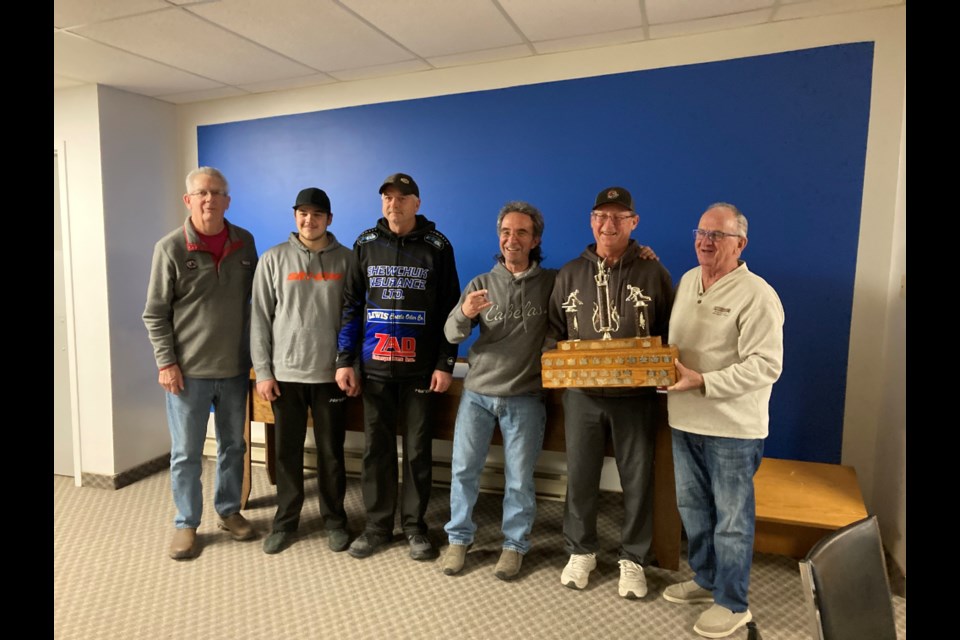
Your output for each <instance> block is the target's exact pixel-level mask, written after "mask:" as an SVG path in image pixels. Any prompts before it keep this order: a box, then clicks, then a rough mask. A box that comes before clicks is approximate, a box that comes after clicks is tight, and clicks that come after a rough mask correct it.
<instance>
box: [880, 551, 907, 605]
mask: <svg viewBox="0 0 960 640" xmlns="http://www.w3.org/2000/svg"><path fill="white" fill-rule="evenodd" d="M883 554H884V555H885V556H886V557H887V558H886V560H887V578H888V579H889V580H890V592H891V593H893V595H895V596H900V597H901V598H906V597H907V576H906V574H904V573H903V570H902V569H901V568H900V565H898V564H897V563H896V561H895V560H894V559H893V556H891V555H890V552H889V551H887V550H886V549H884V550H883Z"/></svg>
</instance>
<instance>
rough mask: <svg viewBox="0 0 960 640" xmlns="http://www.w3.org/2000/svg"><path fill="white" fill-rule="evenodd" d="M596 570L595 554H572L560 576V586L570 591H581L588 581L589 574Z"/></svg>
mask: <svg viewBox="0 0 960 640" xmlns="http://www.w3.org/2000/svg"><path fill="white" fill-rule="evenodd" d="M596 568H597V554H595V553H574V554H573V555H571V556H570V561H569V562H567V566H565V567H564V568H563V573H562V574H560V584H562V585H563V586H565V587H570V588H571V589H583V588H585V587H586V586H587V582H588V581H589V580H590V572H591V571H593V570H594V569H596Z"/></svg>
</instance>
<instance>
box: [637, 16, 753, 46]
mask: <svg viewBox="0 0 960 640" xmlns="http://www.w3.org/2000/svg"><path fill="white" fill-rule="evenodd" d="M769 20H770V10H769V9H761V10H759V11H748V12H746V13H737V14H734V15H729V16H717V17H716V18H704V19H702V20H687V21H685V22H673V23H670V24H661V25H653V24H652V25H650V38H651V39H654V38H672V37H674V36H684V35H688V34H692V33H703V32H706V31H723V30H725V29H736V28H738V27H746V26H750V25H754V24H761V23H764V22H769Z"/></svg>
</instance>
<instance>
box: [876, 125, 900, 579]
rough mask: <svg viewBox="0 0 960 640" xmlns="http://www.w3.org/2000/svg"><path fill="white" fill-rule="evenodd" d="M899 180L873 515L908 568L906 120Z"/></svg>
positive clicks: (878, 423) (889, 547) (879, 416)
mask: <svg viewBox="0 0 960 640" xmlns="http://www.w3.org/2000/svg"><path fill="white" fill-rule="evenodd" d="M900 151H901V153H900V179H899V180H898V184H899V188H898V193H897V208H896V216H895V218H894V243H893V247H892V251H891V258H890V273H889V280H888V284H887V310H886V331H885V335H884V348H883V362H884V371H883V386H882V393H883V397H882V401H881V402H880V403H879V405H878V407H877V408H878V414H879V415H878V416H877V443H876V449H875V451H874V468H875V469H876V470H877V473H876V474H875V476H874V487H873V496H874V503H873V504H874V511H875V512H876V514H877V515H878V516H879V519H880V530H881V532H882V535H883V540H884V542H885V543H886V545H887V548H888V549H889V550H890V553H891V554H892V555H893V559H894V561H895V562H896V563H897V564H898V565H899V567H900V569H901V570H903V572H904V574H906V568H907V367H906V364H907V288H906V276H907V136H906V114H904V121H903V135H902V137H901V148H900Z"/></svg>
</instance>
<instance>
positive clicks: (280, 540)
mask: <svg viewBox="0 0 960 640" xmlns="http://www.w3.org/2000/svg"><path fill="white" fill-rule="evenodd" d="M291 543H293V532H292V531H274V532H273V533H271V534H270V535H268V536H267V539H266V540H264V541H263V552H264V553H269V554H274V553H280V552H281V551H283V550H284V549H286V548H287V547H289V546H290V545H291Z"/></svg>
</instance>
